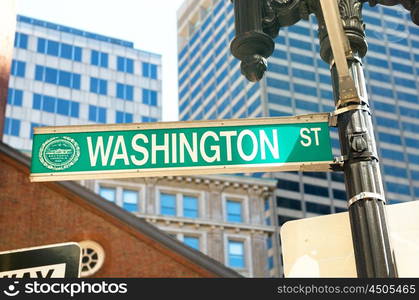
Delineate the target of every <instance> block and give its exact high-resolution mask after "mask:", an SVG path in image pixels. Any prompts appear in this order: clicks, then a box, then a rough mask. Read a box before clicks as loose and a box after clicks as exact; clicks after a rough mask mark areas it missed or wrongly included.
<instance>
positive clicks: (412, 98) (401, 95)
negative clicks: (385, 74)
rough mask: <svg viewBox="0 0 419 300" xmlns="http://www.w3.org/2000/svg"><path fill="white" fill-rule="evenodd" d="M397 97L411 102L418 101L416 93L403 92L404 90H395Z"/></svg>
mask: <svg viewBox="0 0 419 300" xmlns="http://www.w3.org/2000/svg"><path fill="white" fill-rule="evenodd" d="M397 98H398V99H399V100H403V101H407V102H412V103H418V102H419V101H418V96H417V95H413V94H409V93H404V92H399V91H397Z"/></svg>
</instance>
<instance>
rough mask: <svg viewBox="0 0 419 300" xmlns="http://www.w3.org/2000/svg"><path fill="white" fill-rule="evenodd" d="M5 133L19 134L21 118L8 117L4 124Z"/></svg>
mask: <svg viewBox="0 0 419 300" xmlns="http://www.w3.org/2000/svg"><path fill="white" fill-rule="evenodd" d="M4 134H7V135H12V136H19V134H20V120H18V119H14V118H8V117H6V121H5V124H4Z"/></svg>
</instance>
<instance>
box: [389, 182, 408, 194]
mask: <svg viewBox="0 0 419 300" xmlns="http://www.w3.org/2000/svg"><path fill="white" fill-rule="evenodd" d="M386 185H387V190H388V191H389V192H391V193H397V194H403V195H410V187H409V186H408V185H405V184H401V183H394V182H386Z"/></svg>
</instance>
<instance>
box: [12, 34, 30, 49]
mask: <svg viewBox="0 0 419 300" xmlns="http://www.w3.org/2000/svg"><path fill="white" fill-rule="evenodd" d="M15 47H16V48H21V49H27V48H28V35H27V34H24V33H21V32H16V34H15Z"/></svg>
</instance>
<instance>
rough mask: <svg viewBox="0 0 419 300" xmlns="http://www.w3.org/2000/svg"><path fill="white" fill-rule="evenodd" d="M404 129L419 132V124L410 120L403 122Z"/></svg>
mask: <svg viewBox="0 0 419 300" xmlns="http://www.w3.org/2000/svg"><path fill="white" fill-rule="evenodd" d="M402 124H403V129H404V130H406V131H410V132H413V133H416V132H419V124H413V123H409V122H403V123H402Z"/></svg>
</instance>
